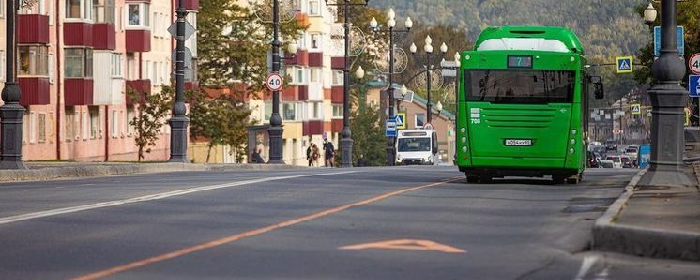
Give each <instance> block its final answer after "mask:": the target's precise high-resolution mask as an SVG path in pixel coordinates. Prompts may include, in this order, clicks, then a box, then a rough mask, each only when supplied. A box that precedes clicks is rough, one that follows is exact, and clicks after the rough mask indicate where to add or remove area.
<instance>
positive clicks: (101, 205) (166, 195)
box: [0, 171, 357, 224]
mask: <svg viewBox="0 0 700 280" xmlns="http://www.w3.org/2000/svg"><path fill="white" fill-rule="evenodd" d="M355 172H357V171H348V172H336V173H322V174H310V175H290V176H278V177H268V178H260V179H252V180H246V181H240V182H235V183H227V184H219V185H212V186H203V187H197V188H191V189H183V190H174V191H169V192H163V193H157V194H149V195H144V196H139V197H134V198H127V199H122V200H114V201H107V202H99V203H93V204H85V205H78V206H71V207H64V208H57V209H51V210H46V211H39V212H33V213H27V214H21V215H16V216H10V217H4V218H0V224H8V223H12V222H18V221H26V220H33V219H38V218H45V217H51V216H56V215H61V214H68V213H75V212H80V211H85V210H92V209H97V208H104V207H112V206H119V205H125V204H132V203H139V202H146V201H153V200H159V199H164V198H169V197H173V196H180V195H185V194H190V193H195V192H202V191H211V190H217V189H224V188H231V187H237V186H242V185H249V184H255V183H262V182H269V181H277V180H285V179H292V178H299V177H308V176H317V175H318V176H326V175H339V174H349V173H355Z"/></svg>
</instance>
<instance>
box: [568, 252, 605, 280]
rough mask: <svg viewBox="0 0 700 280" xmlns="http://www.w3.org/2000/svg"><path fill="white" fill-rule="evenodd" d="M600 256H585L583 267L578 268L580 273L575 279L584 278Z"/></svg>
mask: <svg viewBox="0 0 700 280" xmlns="http://www.w3.org/2000/svg"><path fill="white" fill-rule="evenodd" d="M599 258H600V257H598V256H585V257H584V258H583V263H581V268H580V269H579V270H578V274H576V278H574V280H583V279H584V277H586V274H588V271H589V270H590V269H591V267H593V265H594V264H595V263H596V262H598V259H599Z"/></svg>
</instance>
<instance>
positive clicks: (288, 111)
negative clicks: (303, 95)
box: [282, 103, 297, 121]
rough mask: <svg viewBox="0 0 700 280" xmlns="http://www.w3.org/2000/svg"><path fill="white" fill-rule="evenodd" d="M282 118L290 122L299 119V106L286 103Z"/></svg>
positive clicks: (283, 107) (283, 106) (283, 105)
mask: <svg viewBox="0 0 700 280" xmlns="http://www.w3.org/2000/svg"><path fill="white" fill-rule="evenodd" d="M282 118H283V119H284V120H288V121H294V120H296V118H297V104H296V103H284V104H282Z"/></svg>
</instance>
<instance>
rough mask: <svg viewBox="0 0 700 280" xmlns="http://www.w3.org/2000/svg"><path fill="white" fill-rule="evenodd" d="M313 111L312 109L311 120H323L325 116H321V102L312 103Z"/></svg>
mask: <svg viewBox="0 0 700 280" xmlns="http://www.w3.org/2000/svg"><path fill="white" fill-rule="evenodd" d="M311 104H312V105H311V106H312V107H311V108H312V109H311V118H312V119H320V118H323V114H321V110H322V109H323V107H321V105H322V104H321V102H313V103H311Z"/></svg>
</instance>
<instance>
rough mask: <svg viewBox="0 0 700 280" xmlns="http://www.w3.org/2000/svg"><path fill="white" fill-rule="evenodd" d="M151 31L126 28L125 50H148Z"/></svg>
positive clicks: (131, 51)
mask: <svg viewBox="0 0 700 280" xmlns="http://www.w3.org/2000/svg"><path fill="white" fill-rule="evenodd" d="M150 51H151V31H150V30H145V29H128V30H126V52H129V53H135V52H150Z"/></svg>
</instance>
